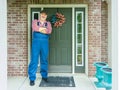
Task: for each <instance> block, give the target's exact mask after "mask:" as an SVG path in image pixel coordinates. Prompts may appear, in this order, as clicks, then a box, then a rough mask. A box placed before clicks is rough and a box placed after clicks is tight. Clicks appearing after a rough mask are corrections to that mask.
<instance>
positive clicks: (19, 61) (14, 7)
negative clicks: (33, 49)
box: [7, 0, 28, 76]
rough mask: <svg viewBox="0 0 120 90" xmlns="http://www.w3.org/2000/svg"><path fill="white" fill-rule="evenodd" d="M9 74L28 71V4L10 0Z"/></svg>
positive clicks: (14, 74) (23, 74) (22, 1)
mask: <svg viewBox="0 0 120 90" xmlns="http://www.w3.org/2000/svg"><path fill="white" fill-rule="evenodd" d="M7 17H8V76H26V75H27V73H26V71H27V63H28V61H27V58H28V54H27V44H28V43H27V4H26V1H25V0H19V1H18V0H16V1H15V0H13V1H12V0H8V12H7Z"/></svg>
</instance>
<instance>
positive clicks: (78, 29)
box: [77, 24, 82, 33]
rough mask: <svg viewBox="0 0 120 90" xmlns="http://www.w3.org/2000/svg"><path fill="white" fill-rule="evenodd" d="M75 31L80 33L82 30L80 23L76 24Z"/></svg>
mask: <svg viewBox="0 0 120 90" xmlns="http://www.w3.org/2000/svg"><path fill="white" fill-rule="evenodd" d="M77 32H78V33H81V32H82V25H81V24H78V25H77Z"/></svg>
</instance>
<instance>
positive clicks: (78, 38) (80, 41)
mask: <svg viewBox="0 0 120 90" xmlns="http://www.w3.org/2000/svg"><path fill="white" fill-rule="evenodd" d="M77 42H78V43H82V34H77Z"/></svg>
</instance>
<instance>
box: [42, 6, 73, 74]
mask: <svg viewBox="0 0 120 90" xmlns="http://www.w3.org/2000/svg"><path fill="white" fill-rule="evenodd" d="M44 9H45V10H46V11H48V20H50V18H51V16H52V15H55V14H56V12H59V13H62V14H63V15H64V16H65V18H66V21H65V23H64V24H63V25H62V26H61V27H58V28H56V27H54V26H53V27H52V34H51V35H50V40H49V42H50V43H49V44H50V52H49V59H48V60H49V72H72V71H71V70H72V20H71V18H72V9H71V8H44Z"/></svg>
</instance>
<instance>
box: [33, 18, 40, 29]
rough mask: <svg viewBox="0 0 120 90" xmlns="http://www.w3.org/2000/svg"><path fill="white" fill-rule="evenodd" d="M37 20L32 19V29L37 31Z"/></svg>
mask: <svg viewBox="0 0 120 90" xmlns="http://www.w3.org/2000/svg"><path fill="white" fill-rule="evenodd" d="M37 22H38V21H37V20H33V21H32V31H39V26H37Z"/></svg>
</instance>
